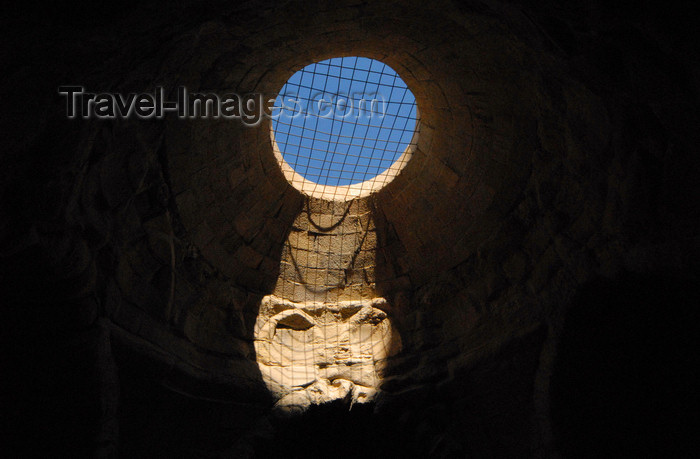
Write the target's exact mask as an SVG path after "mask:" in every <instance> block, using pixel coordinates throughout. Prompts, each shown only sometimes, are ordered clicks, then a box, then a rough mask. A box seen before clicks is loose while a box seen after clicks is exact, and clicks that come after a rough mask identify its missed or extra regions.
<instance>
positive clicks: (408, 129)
mask: <svg viewBox="0 0 700 459" xmlns="http://www.w3.org/2000/svg"><path fill="white" fill-rule="evenodd" d="M275 107H276V109H275V110H274V111H273V120H272V123H273V124H272V125H273V129H274V132H275V140H276V141H277V144H278V146H279V148H280V150H281V152H282V156H283V157H284V159H285V160H286V161H287V163H289V164H290V165H291V166H292V167H293V168H294V169H295V170H296V171H297V172H299V173H300V174H301V175H303V176H304V178H306V179H307V180H310V181H312V182H315V183H319V184H321V185H331V186H338V185H349V184H354V183H360V182H363V181H365V180H368V179H370V178H372V177H374V176H375V175H378V174H380V173H382V172H383V171H385V170H386V169H387V168H388V167H389V166H390V165H391V164H392V163H393V162H394V161H395V160H396V159H397V158H398V157H399V156H401V154H402V153H403V151H404V150H405V149H406V147H407V146H408V144H409V142H410V141H411V139H412V137H413V132H414V130H415V123H416V122H415V118H416V104H415V98H414V96H413V94H412V93H411V91H410V90H408V88H407V87H406V84H405V83H404V82H403V80H401V78H400V77H399V76H398V75H397V74H396V72H394V70H393V69H391V68H390V67H389V66H387V65H385V64H383V63H381V62H379V61H377V60H374V59H369V58H364V57H343V58H333V59H328V60H325V61H321V62H317V63H315V64H311V65H309V66H307V67H305V68H304V69H302V70H300V71H298V72H297V73H295V74H294V75H293V76H292V77H291V78H290V79H289V81H288V82H287V83H286V84H285V85H284V86H283V87H282V89H281V90H280V93H279V96H278V97H277V100H276V102H275Z"/></svg>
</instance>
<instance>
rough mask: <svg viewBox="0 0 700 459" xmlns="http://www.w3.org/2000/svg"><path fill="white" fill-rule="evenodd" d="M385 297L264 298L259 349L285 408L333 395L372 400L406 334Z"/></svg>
mask: <svg viewBox="0 0 700 459" xmlns="http://www.w3.org/2000/svg"><path fill="white" fill-rule="evenodd" d="M385 305H386V300H384V299H383V298H375V299H373V300H365V301H339V302H337V301H336V302H333V303H312V302H305V303H294V302H291V301H288V300H286V301H285V300H284V299H282V298H279V297H276V296H274V295H268V296H266V297H265V298H263V300H262V303H261V306H260V312H259V313H258V320H257V322H256V324H255V351H256V359H257V361H258V365H259V366H260V372H261V373H262V375H263V380H264V381H265V384H266V385H267V387H268V389H270V392H272V394H273V396H274V397H275V398H276V399H278V401H277V403H276V404H275V408H277V409H278V410H281V411H284V412H286V413H289V412H295V411H304V410H305V409H307V408H308V407H309V406H310V405H312V404H316V405H318V404H321V403H327V402H331V401H333V400H337V399H340V400H348V401H349V402H350V407H352V406H353V405H354V404H355V403H366V402H369V401H372V400H373V399H374V398H375V396H376V393H377V389H378V387H379V385H380V383H381V378H382V375H383V370H384V367H385V366H386V360H387V358H389V357H392V356H394V355H396V354H397V353H398V352H399V351H400V349H401V338H400V336H399V335H398V334H397V333H396V331H395V330H393V329H392V326H391V321H390V320H389V319H388V318H387V316H386V313H385V312H384V311H382V309H381V308H382V307H385Z"/></svg>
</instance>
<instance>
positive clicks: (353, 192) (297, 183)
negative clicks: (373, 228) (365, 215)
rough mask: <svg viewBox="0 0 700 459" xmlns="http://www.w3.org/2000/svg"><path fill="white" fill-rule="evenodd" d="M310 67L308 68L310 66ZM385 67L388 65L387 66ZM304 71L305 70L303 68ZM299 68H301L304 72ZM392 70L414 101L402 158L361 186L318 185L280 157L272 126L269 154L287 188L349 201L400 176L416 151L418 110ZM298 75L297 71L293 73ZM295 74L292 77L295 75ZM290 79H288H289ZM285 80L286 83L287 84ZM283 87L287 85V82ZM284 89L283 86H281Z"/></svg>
mask: <svg viewBox="0 0 700 459" xmlns="http://www.w3.org/2000/svg"><path fill="white" fill-rule="evenodd" d="M368 59H373V60H376V61H378V62H381V63H382V64H384V65H387V64H385V63H384V62H382V61H380V60H378V59H374V58H371V57H370V58H368ZM314 63H315V62H312V63H311V64H314ZM311 64H307V66H308V65H311ZM387 66H388V65H387ZM304 67H306V66H304ZM304 67H302V68H304ZM389 68H391V70H393V71H394V72H395V73H396V74H397V75H398V76H399V78H401V80H402V81H403V82H404V83H405V84H406V88H407V89H408V90H409V91H411V94H412V95H413V97H414V99H415V100H416V117H415V122H416V125H415V128H414V129H413V135H412V136H411V140H410V141H409V143H408V146H407V147H406V149H405V150H404V151H403V153H402V154H401V156H399V157H398V158H397V159H396V160H395V161H394V162H393V163H391V165H390V166H389V167H388V168H387V169H386V170H385V171H384V172H382V173H381V174H378V175H375V176H374V177H372V178H371V179H369V180H365V181H364V182H360V183H354V184H352V185H339V186H333V185H321V184H319V183H315V182H312V181H311V180H307V179H306V178H305V177H304V176H303V175H301V173H299V172H297V171H296V170H295V169H294V168H293V167H292V166H291V165H290V164H289V163H288V162H287V160H286V159H284V156H283V155H282V151H281V150H280V148H279V146H278V145H277V140H275V128H274V124H273V123H270V140H271V142H272V151H273V153H274V155H275V159H276V160H277V164H278V165H279V167H280V169H282V173H283V174H284V177H285V178H286V179H287V182H289V184H290V185H292V186H293V187H294V188H296V189H297V190H299V191H301V192H302V193H303V194H305V195H306V196H310V197H312V198H317V199H324V200H327V201H341V202H344V201H351V200H353V199H357V198H364V197H366V196H369V195H370V194H372V193H376V192H377V191H379V190H381V189H382V188H384V187H385V186H386V185H388V184H389V183H390V182H391V181H392V180H394V179H395V178H396V176H398V175H399V173H400V172H401V171H402V170H403V169H404V168H405V167H406V164H408V162H409V161H410V160H411V157H412V156H413V153H414V152H415V150H416V149H417V148H418V131H419V127H420V109H419V107H418V100H417V99H416V97H415V94H414V92H413V91H412V90H411V88H409V87H408V83H406V80H404V79H403V78H402V77H401V75H399V72H397V71H396V70H394V69H393V68H392V67H389ZM296 72H298V70H297V71H296ZM296 72H294V73H293V74H292V76H293V75H294V74H296ZM289 78H291V76H290V77H289ZM289 78H287V81H288V80H289ZM284 84H287V83H286V82H285V83H284ZM282 86H284V85H282ZM397 163H398V164H400V165H401V166H400V167H395V164H397Z"/></svg>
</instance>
